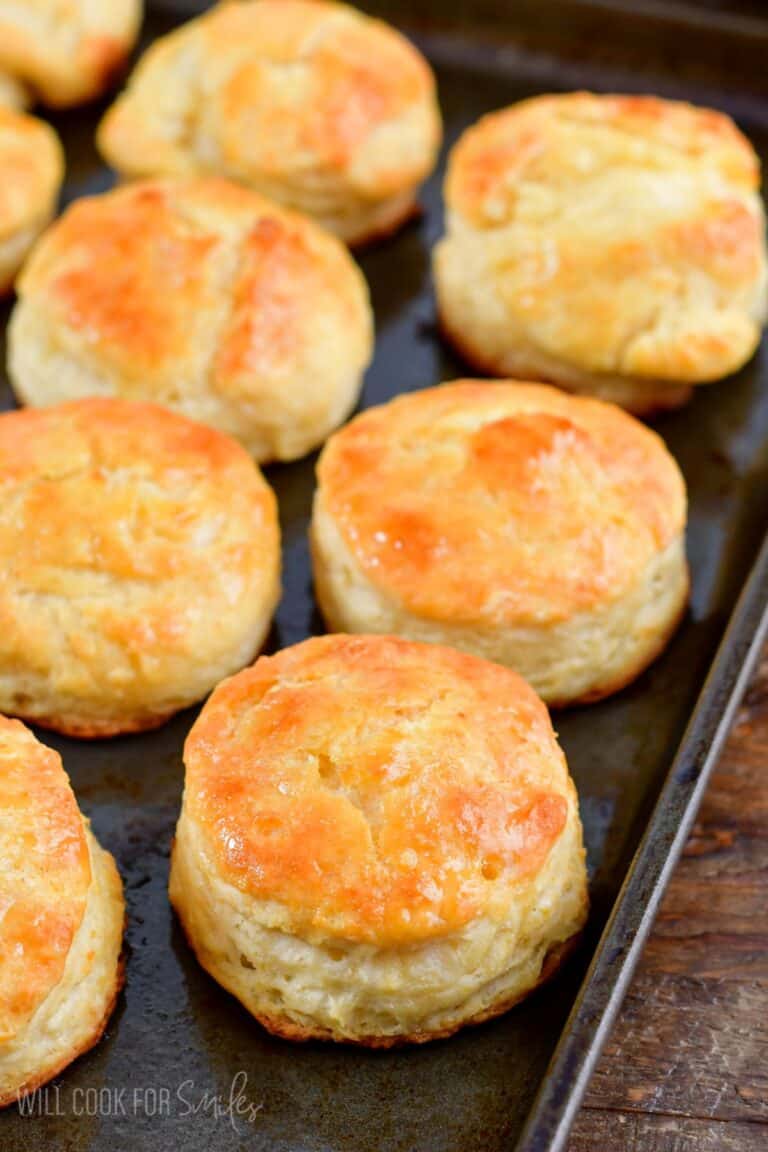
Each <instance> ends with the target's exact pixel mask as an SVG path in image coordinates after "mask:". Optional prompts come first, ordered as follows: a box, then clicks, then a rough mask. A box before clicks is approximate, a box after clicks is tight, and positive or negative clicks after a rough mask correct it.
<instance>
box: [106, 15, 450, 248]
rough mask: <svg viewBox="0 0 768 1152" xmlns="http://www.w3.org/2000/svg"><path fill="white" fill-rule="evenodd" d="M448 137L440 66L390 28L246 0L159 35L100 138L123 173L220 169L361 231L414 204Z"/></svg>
mask: <svg viewBox="0 0 768 1152" xmlns="http://www.w3.org/2000/svg"><path fill="white" fill-rule="evenodd" d="M440 138H441V126H440V114H439V110H438V107H437V102H436V99H435V84H434V79H433V76H432V73H431V71H430V68H429V66H428V64H427V63H426V61H425V60H424V59H423V57H422V56H421V55H420V53H419V52H418V51H417V50H416V49H415V48H414V47H413V46H412V45H411V44H409V43H408V41H407V40H405V39H404V38H403V37H402V36H400V35H399V33H397V32H396V31H395V30H394V29H393V28H390V27H389V26H388V25H386V24H383V23H382V22H381V21H378V20H371V19H369V18H368V17H367V16H364V15H363V14H362V13H361V12H357V11H356V10H355V9H354V8H350V7H347V6H346V5H344V4H335V3H326V2H324V0H248V2H245V3H228V4H220V5H218V6H216V7H214V8H213V9H212V10H211V11H210V12H208V13H206V14H205V15H204V16H201V17H199V18H198V19H197V20H192V21H190V23H188V24H185V25H183V26H182V27H181V28H179V29H177V30H176V31H175V32H172V33H171V34H170V35H169V36H165V37H163V38H162V39H160V40H158V41H156V43H155V44H153V45H152V47H151V48H150V49H149V51H148V52H147V53H146V55H145V56H144V57H143V58H142V60H141V61H140V62H139V64H138V66H137V68H136V70H135V72H134V74H133V76H132V77H131V80H130V82H129V85H128V88H127V90H126V92H125V93H124V94H123V95H122V96H120V98H119V99H118V100H117V103H116V104H115V105H114V106H113V107H112V108H111V109H110V111H109V112H108V113H107V115H106V117H105V119H104V121H103V122H102V125H101V128H100V130H99V136H98V142H99V147H100V149H101V151H102V153H103V155H104V156H105V158H106V159H107V161H108V162H109V163H110V164H111V165H112V166H113V167H114V168H116V169H117V170H118V172H121V173H122V174H123V175H127V176H132V177H135V176H158V175H178V174H180V173H187V174H188V173H200V172H216V173H219V174H221V175H224V176H229V177H231V178H232V179H235V180H239V181H241V182H243V183H244V184H248V185H249V186H250V187H252V188H254V189H255V190H256V191H257V192H261V193H263V194H264V195H265V196H270V197H271V198H272V199H274V200H277V201H279V202H280V203H283V204H286V205H287V206H288V207H290V208H297V209H299V210H300V211H302V212H306V213H307V214H308V215H310V216H314V217H315V219H317V220H318V221H319V222H320V223H321V224H323V225H325V226H326V227H327V228H329V229H330V230H331V231H332V232H335V233H336V234H337V235H338V236H340V237H341V238H342V239H343V240H346V241H347V242H348V243H360V242H362V241H364V240H367V239H369V238H370V237H371V236H375V235H378V234H380V233H385V232H390V231H392V230H393V229H395V228H397V227H398V225H399V224H400V223H401V222H402V221H403V220H404V219H406V218H407V217H408V216H409V215H411V214H412V212H413V211H414V207H415V203H416V195H417V192H418V187H419V185H420V184H421V182H422V181H423V180H424V179H425V178H426V177H427V176H428V175H429V173H430V172H431V170H432V168H433V167H434V164H435V159H436V155H437V150H438V147H439V145H440Z"/></svg>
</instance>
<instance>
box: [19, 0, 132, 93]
mask: <svg viewBox="0 0 768 1152" xmlns="http://www.w3.org/2000/svg"><path fill="white" fill-rule="evenodd" d="M142 7H143V5H142V0H0V73H6V74H7V75H8V76H9V77H10V78H11V81H12V82H15V88H16V91H17V92H19V93H20V92H21V90H23V89H25V90H26V91H27V92H28V93H29V99H30V100H41V101H42V102H43V103H44V104H48V105H50V106H51V107H55V108H66V107H70V106H71V105H73V104H83V103H84V102H85V101H87V100H92V99H94V97H96V96H100V95H101V94H102V93H103V92H105V91H106V90H107V88H109V87H110V85H111V84H112V81H113V80H114V78H115V75H116V74H117V73H118V72H120V71H121V69H122V68H123V67H124V66H125V64H126V62H127V60H128V57H129V55H130V53H131V50H132V48H133V45H134V44H135V42H136V38H137V36H138V33H139V25H140V23H141V14H142ZM17 99H18V100H23V98H22V97H21V96H19V97H18V98H17ZM23 102H25V101H23Z"/></svg>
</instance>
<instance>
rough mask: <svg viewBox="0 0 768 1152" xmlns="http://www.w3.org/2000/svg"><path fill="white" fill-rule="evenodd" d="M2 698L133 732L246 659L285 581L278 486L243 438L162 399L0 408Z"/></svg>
mask: <svg viewBox="0 0 768 1152" xmlns="http://www.w3.org/2000/svg"><path fill="white" fill-rule="evenodd" d="M0 556H2V564H0V709H2V710H3V711H5V712H9V713H12V714H15V715H18V716H22V717H24V718H27V719H30V720H34V721H35V722H36V723H39V724H43V725H47V726H49V727H52V728H56V729H58V730H59V731H62V732H66V733H68V734H70V735H74V736H82V737H98V736H109V735H113V734H115V733H119V732H130V731H138V730H140V729H143V728H150V727H153V726H155V725H157V724H160V723H162V721H163V720H165V719H166V718H167V717H168V716H169V715H171V714H172V713H173V712H175V711H177V710H178V709H180V708H184V707H186V706H187V705H189V704H192V703H194V702H195V701H196V700H199V699H200V698H201V697H203V696H204V695H205V694H206V693H207V692H208V691H210V689H211V688H212V687H213V685H214V684H216V683H217V682H218V681H219V680H220V679H221V678H222V676H226V675H229V674H230V673H231V672H234V671H235V670H236V669H238V668H241V667H242V666H243V665H244V664H247V663H248V662H249V661H250V660H251V659H253V657H254V655H255V654H256V652H257V651H258V649H259V647H260V646H261V643H262V641H263V639H264V637H265V635H266V633H267V631H268V629H269V626H270V621H271V617H272V612H273V610H274V607H275V604H276V602H277V598H278V594H279V571H280V544H279V528H278V524H277V513H276V504H275V499H274V496H273V494H272V491H271V489H270V488H269V487H268V486H267V484H266V483H265V482H264V480H263V479H262V477H261V475H260V473H259V471H258V469H257V467H256V466H255V465H254V464H253V462H252V461H251V459H250V458H249V457H248V455H247V453H246V452H245V451H244V450H243V449H242V448H241V447H240V446H239V445H237V444H236V443H235V442H234V441H233V440H230V439H229V438H228V437H226V436H223V435H221V433H219V432H215V431H213V430H212V429H210V428H206V427H204V426H203V425H201V424H195V423H193V422H192V421H190V420H185V419H184V418H183V417H181V416H177V415H175V414H174V413H172V412H168V411H167V410H166V409H164V408H160V407H158V406H156V405H152V404H132V403H129V402H128V401H124V400H111V399H90V400H80V401H75V402H73V403H71V404H62V405H60V406H58V407H55V408H46V409H44V410H41V409H38V410H26V411H22V412H7V413H4V414H3V415H1V416H0Z"/></svg>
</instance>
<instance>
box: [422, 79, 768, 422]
mask: <svg viewBox="0 0 768 1152" xmlns="http://www.w3.org/2000/svg"><path fill="white" fill-rule="evenodd" d="M759 184H760V168H759V161H758V159H757V156H756V154H755V152H754V149H753V148H752V146H751V145H750V143H749V141H748V140H747V139H746V138H745V137H744V136H743V135H742V134H741V133H740V132H739V130H738V129H737V128H736V126H735V125H734V124H733V122H732V121H731V120H730V119H729V118H728V117H727V116H724V115H722V114H720V113H718V112H714V111H711V110H709V109H705V108H695V107H693V106H691V105H688V104H683V103H675V102H672V101H666V100H659V99H656V98H654V97H649V96H595V95H591V94H589V93H584V92H581V93H572V94H569V95H565V96H543V97H537V98H535V99H532V100H526V101H523V102H522V103H520V104H515V105H512V106H511V107H510V108H506V109H503V110H502V111H499V112H494V113H492V114H491V115H489V116H486V117H484V118H483V119H481V120H480V121H479V122H478V123H477V124H475V125H473V126H472V127H471V128H469V129H468V130H467V131H466V132H465V133H464V135H463V136H462V137H461V138H460V139H459V141H458V143H457V144H456V146H455V147H454V148H453V150H452V152H451V155H450V158H449V163H448V173H447V176H446V181H445V199H446V208H447V230H446V236H445V237H444V239H443V240H442V241H441V242H440V243H439V244H438V245H437V248H436V249H435V252H434V272H435V280H436V287H437V295H438V303H439V311H440V316H441V320H442V324H443V328H444V330H445V332H446V333H447V335H448V337H449V338H450V339H451V340H452V341H453V342H454V343H455V344H456V345H457V347H458V348H459V350H460V351H461V352H462V353H463V355H464V356H465V357H466V358H467V359H468V361H469V362H470V363H472V364H474V365H476V366H477V367H478V368H479V369H480V370H481V371H483V372H487V373H489V374H493V375H498V376H516V377H519V378H524V379H543V380H550V381H552V382H554V383H557V384H560V385H562V386H563V387H565V388H568V389H570V390H572V391H576V392H587V393H593V394H595V395H598V396H601V397H603V398H604V399H607V400H613V401H615V402H617V403H619V404H621V405H623V406H624V407H626V408H628V409H630V410H632V411H636V412H638V413H646V412H649V411H651V410H653V409H656V408H669V407H676V406H677V405H679V404H681V403H683V402H684V401H685V400H686V399H687V398H688V397H689V396H690V393H691V386H692V385H694V384H701V383H705V382H707V381H712V380H717V379H719V378H720V377H722V376H726V375H728V374H729V373H731V372H735V371H736V370H737V369H738V368H740V367H741V366H742V365H743V364H744V363H745V362H746V361H747V360H748V359H749V358H750V356H751V355H752V354H753V352H754V351H755V349H756V347H757V345H758V342H759V340H760V334H761V330H762V326H763V323H764V320H765V315H766V256H765V221H764V212H763V206H762V201H761V199H760V196H759Z"/></svg>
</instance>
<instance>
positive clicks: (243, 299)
mask: <svg viewBox="0 0 768 1152" xmlns="http://www.w3.org/2000/svg"><path fill="white" fill-rule="evenodd" d="M18 293H19V302H18V304H17V306H16V309H15V311H14V314H13V317H12V320H11V325H10V332H9V374H10V377H11V382H12V384H13V387H14V389H15V391H16V394H17V395H18V396H19V397H20V398H21V400H22V401H23V402H24V403H26V404H34V405H47V404H52V403H57V402H59V401H61V400H67V399H73V398H76V397H80V396H88V395H93V394H94V393H97V394H108V395H117V396H123V397H126V398H128V399H136V400H154V401H157V402H159V403H161V404H165V405H167V406H168V407H169V408H173V409H175V410H177V411H179V412H181V413H183V414H184V415H186V416H190V417H192V418H193V419H196V420H200V421H202V422H203V423H206V424H210V425H212V426H213V427H215V428H218V429H220V430H221V431H223V432H226V433H228V434H229V435H231V436H234V437H236V438H237V439H238V440H240V441H241V442H242V443H243V444H244V445H245V447H246V448H247V449H248V450H249V452H251V454H252V455H253V456H254V457H255V458H256V459H257V460H259V461H264V460H273V459H280V460H290V459H293V458H294V457H297V456H301V455H303V454H304V453H306V452H308V451H310V449H312V448H314V447H315V446H316V445H317V444H319V443H321V442H322V440H323V439H324V438H325V437H326V436H327V435H328V433H329V432H330V431H331V430H332V429H333V428H335V427H337V425H338V424H339V423H340V422H341V421H342V420H343V419H344V417H345V416H346V415H347V413H348V412H349V410H350V409H351V408H352V407H353V405H354V403H355V401H356V400H357V396H358V393H359V391H360V387H361V384H362V376H363V372H364V370H365V368H366V366H367V364H368V361H369V359H370V356H371V348H372V316H371V309H370V304H369V300H368V289H367V286H366V283H365V280H364V278H363V276H362V274H361V272H360V271H359V269H358V268H357V265H356V264H355V263H354V261H353V260H352V258H351V256H350V255H349V253H348V252H347V250H346V249H345V248H344V246H343V244H341V243H340V242H339V241H338V240H336V239H335V237H333V236H331V235H329V234H328V233H327V232H324V231H323V230H322V229H320V228H318V227H317V226H316V225H315V224H314V223H313V222H312V221H310V220H308V219H306V218H305V217H302V216H299V215H298V214H296V213H293V212H289V211H287V210H286V209H283V208H280V207H278V206H277V205H275V204H272V203H271V202H270V201H267V200H264V199H263V198H262V197H261V196H258V195H257V194H256V193H255V192H251V191H250V190H248V189H245V188H241V187H239V186H238V185H236V184H232V183H230V182H228V181H225V180H220V179H218V178H215V177H201V178H190V179H186V180H180V181H177V180H169V181H157V182H155V181H152V182H147V183H137V184H132V185H129V186H126V187H123V188H119V189H117V190H116V191H113V192H108V193H106V194H104V195H102V196H95V197H91V198H88V199H82V200H78V201H77V202H76V203H75V204H73V205H72V207H71V208H69V209H68V211H67V212H65V213H64V215H63V216H62V217H61V218H60V219H59V220H58V221H57V222H56V223H55V224H54V225H53V226H52V228H51V229H49V231H48V232H47V233H46V234H45V236H44V237H43V238H42V239H41V240H40V242H39V243H38V245H37V246H36V248H35V251H34V254H33V255H32V257H31V258H30V260H29V261H28V263H27V266H26V268H25V270H24V274H23V276H21V277H20V279H19V284H18Z"/></svg>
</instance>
